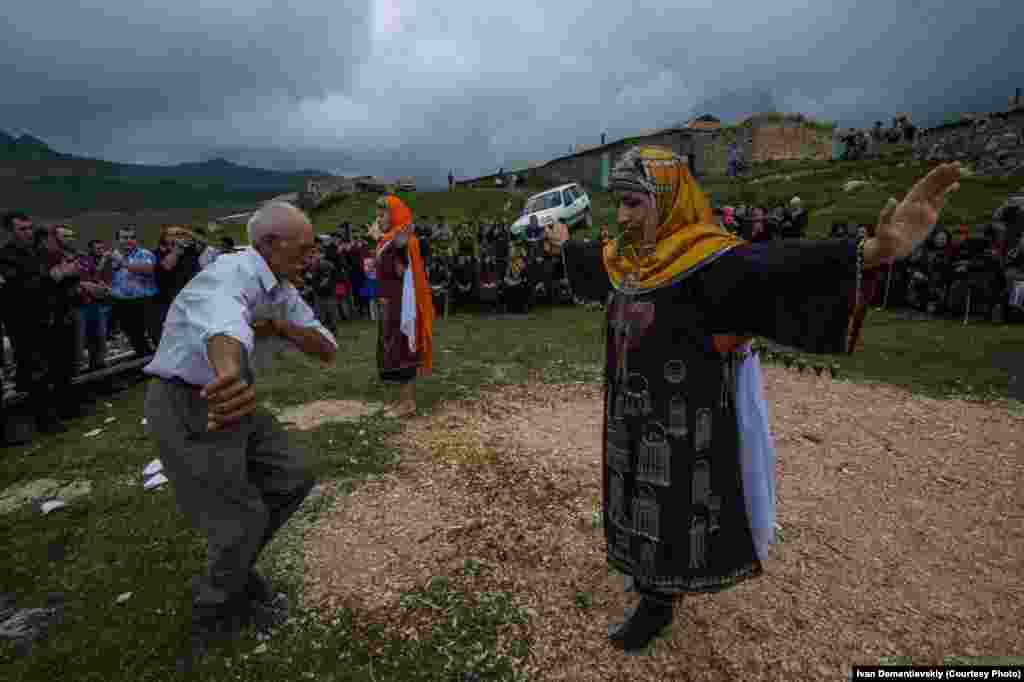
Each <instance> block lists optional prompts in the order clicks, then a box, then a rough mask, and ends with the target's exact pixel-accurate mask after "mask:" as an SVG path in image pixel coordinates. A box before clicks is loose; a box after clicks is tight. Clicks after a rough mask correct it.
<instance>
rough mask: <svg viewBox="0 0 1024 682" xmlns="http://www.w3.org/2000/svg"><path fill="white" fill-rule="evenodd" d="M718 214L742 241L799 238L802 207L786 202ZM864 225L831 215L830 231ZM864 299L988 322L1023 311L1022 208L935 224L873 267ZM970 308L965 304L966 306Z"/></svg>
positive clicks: (850, 232)
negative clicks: (893, 258) (897, 256)
mask: <svg viewBox="0 0 1024 682" xmlns="http://www.w3.org/2000/svg"><path fill="white" fill-rule="evenodd" d="M719 221H720V223H721V225H722V226H723V227H725V228H726V229H728V230H730V231H732V232H734V233H735V234H737V235H739V236H741V237H743V238H744V239H747V240H749V241H753V242H758V241H764V240H768V239H789V238H802V237H803V236H804V232H805V230H806V228H807V223H808V213H807V211H806V210H805V209H804V208H803V207H802V206H801V202H800V200H799V198H798V197H794V198H793V200H792V201H791V202H790V206H789V208H788V209H786V208H785V207H783V206H776V207H775V208H774V209H771V210H767V209H766V208H765V207H763V206H743V205H741V206H738V207H732V206H726V207H724V208H723V209H722V211H721V214H720V216H719ZM867 230H868V226H867V225H857V224H852V223H847V222H836V223H833V225H832V231H831V236H832V237H862V236H864V235H865V234H866V233H867ZM870 284H871V286H870V287H869V289H868V290H869V301H868V303H869V304H870V305H876V306H881V305H886V306H895V307H899V306H906V307H909V308H912V309H916V310H919V311H921V312H924V313H927V314H929V315H950V316H956V317H961V316H967V315H968V314H973V313H975V312H977V311H981V312H984V313H986V314H987V315H989V316H990V317H991V319H992V320H993V321H995V322H1010V321H1015V320H1019V319H1021V318H1024V212H1021V211H1020V209H1019V208H1018V207H1016V206H1010V207H1008V208H1007V209H1006V210H1005V211H1004V212H1003V213H1002V214H1000V216H999V220H997V221H993V222H991V223H989V224H987V225H980V226H975V227H974V229H973V230H972V229H971V228H970V227H968V226H967V225H958V226H956V227H955V229H952V230H951V229H949V228H947V227H946V226H943V225H937V226H936V227H935V229H934V231H933V233H932V235H931V237H930V238H929V239H928V240H927V241H926V242H925V244H923V245H922V246H921V247H919V248H918V249H917V250H916V251H915V252H914V253H913V254H912V255H911V256H910V257H909V258H907V259H906V260H904V261H901V262H899V263H895V264H893V266H892V267H891V268H886V269H884V270H883V271H880V272H878V273H875V274H874V275H873V277H872V282H871V283H870ZM968 308H969V309H968Z"/></svg>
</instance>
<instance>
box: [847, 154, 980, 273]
mask: <svg viewBox="0 0 1024 682" xmlns="http://www.w3.org/2000/svg"><path fill="white" fill-rule="evenodd" d="M959 180H960V164H959V163H958V162H953V163H944V164H942V165H941V166H937V167H935V168H933V169H932V171H931V172H930V173H928V175H926V176H924V177H923V178H921V179H920V180H918V181H917V184H915V185H914V186H913V187H912V188H911V189H910V192H908V193H907V196H905V197H904V198H903V201H896V199H889V202H888V203H887V204H886V206H885V208H883V209H882V213H881V215H880V216H879V219H878V229H877V230H876V231H875V237H874V241H875V243H874V245H873V248H872V249H871V250H872V251H873V252H874V253H873V254H872V257H870V258H869V257H868V250H869V249H868V248H867V244H865V260H869V261H877V262H873V263H870V264H871V265H880V264H881V263H891V262H893V261H895V260H900V259H902V258H906V257H907V256H909V255H910V254H911V253H912V252H913V251H914V249H915V248H916V247H917V245H918V244H920V243H921V242H923V241H924V240H925V239H927V238H928V235H929V234H931V231H932V228H933V227H935V224H936V223H937V222H938V221H939V214H940V213H941V212H942V209H943V207H944V206H945V205H946V200H947V199H948V198H949V195H950V194H951V193H952V192H955V191H956V190H957V189H959V188H960V183H959V182H958V181H959ZM865 265H869V263H865Z"/></svg>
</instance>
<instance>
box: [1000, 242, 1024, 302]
mask: <svg viewBox="0 0 1024 682" xmlns="http://www.w3.org/2000/svg"><path fill="white" fill-rule="evenodd" d="M1003 275H1004V277H1005V278H1006V287H1007V293H1008V297H1007V306H1008V308H1007V313H1008V317H1013V318H1018V319H1019V318H1021V317H1024V234H1021V235H1020V238H1019V239H1018V241H1017V245H1016V246H1015V247H1014V248H1012V249H1010V251H1009V252H1008V253H1007V254H1006V261H1005V267H1004V270H1003Z"/></svg>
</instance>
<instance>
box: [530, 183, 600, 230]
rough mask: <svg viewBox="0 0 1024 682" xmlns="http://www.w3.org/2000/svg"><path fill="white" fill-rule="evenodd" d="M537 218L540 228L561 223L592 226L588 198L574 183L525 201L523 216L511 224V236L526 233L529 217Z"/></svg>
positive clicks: (570, 225) (535, 195)
mask: <svg viewBox="0 0 1024 682" xmlns="http://www.w3.org/2000/svg"><path fill="white" fill-rule="evenodd" d="M531 216H537V221H538V222H539V223H540V224H541V226H547V225H552V224H554V223H555V222H557V221H561V222H563V223H565V224H566V225H568V226H569V227H574V226H576V225H580V224H585V225H586V226H587V227H591V226H592V225H593V224H594V219H593V216H592V215H591V209H590V197H589V196H588V195H587V193H586V192H585V191H583V188H582V187H580V186H579V185H577V184H576V183H572V184H568V185H562V186H560V187H554V188H552V189H549V190H545V191H543V192H541V193H540V194H534V195H533V196H532V197H530V198H529V199H527V200H526V206H525V207H524V208H523V214H522V215H521V216H520V217H519V219H518V220H516V221H515V222H514V223H512V228H511V231H512V234H513V235H515V236H519V235H521V234H523V233H524V232H526V227H527V226H528V225H529V224H530V217H531Z"/></svg>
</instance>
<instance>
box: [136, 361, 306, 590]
mask: <svg viewBox="0 0 1024 682" xmlns="http://www.w3.org/2000/svg"><path fill="white" fill-rule="evenodd" d="M145 415H146V420H147V424H148V426H149V430H150V432H151V434H152V435H153V437H154V438H155V440H156V444H157V451H158V453H159V456H160V460H161V462H162V463H163V466H164V475H166V476H167V478H168V480H169V481H170V482H171V484H172V486H173V488H174V492H175V498H176V500H177V503H178V508H179V509H181V511H182V513H183V514H185V516H187V517H188V518H189V520H190V521H191V522H192V523H193V524H194V525H195V526H196V527H197V528H199V529H200V530H202V531H204V532H205V533H206V536H207V542H208V545H207V546H208V561H209V563H208V570H207V572H206V575H204V576H202V577H201V578H200V579H199V582H198V584H197V588H196V592H195V603H196V605H204V606H205V605H209V606H214V605H218V604H223V603H226V602H228V601H231V600H234V599H240V598H242V595H243V594H244V591H245V587H246V583H247V582H248V575H249V570H250V569H251V568H252V566H253V564H255V563H256V559H257V557H258V556H259V554H260V552H261V551H262V550H263V548H264V546H266V544H267V543H268V542H269V541H270V539H271V538H272V537H273V536H274V533H276V532H277V530H278V529H279V528H280V527H281V526H282V525H284V523H285V522H286V521H287V520H288V518H289V517H290V516H291V515H292V514H294V513H295V511H296V510H297V509H298V508H299V506H300V505H301V504H302V501H303V500H304V499H305V498H306V495H308V494H309V491H310V490H311V489H312V487H313V484H314V480H313V477H312V475H311V473H310V472H309V470H308V469H307V468H306V467H305V466H304V464H303V462H302V457H301V456H300V455H299V453H298V452H296V451H295V450H294V449H293V448H292V447H291V444H290V443H289V438H288V435H287V434H286V433H285V431H284V430H283V429H282V428H281V425H280V423H279V422H278V421H277V419H276V418H275V417H274V416H273V415H272V414H270V413H269V412H267V411H266V410H263V409H259V410H257V411H256V412H254V413H253V414H251V415H249V416H247V417H245V418H244V419H242V420H241V421H239V422H238V423H237V424H236V425H234V426H231V427H228V428H226V429H224V430H221V431H207V430H206V418H207V403H206V401H205V400H204V399H202V398H200V397H199V390H198V389H196V388H192V387H189V386H186V385H183V384H177V383H173V382H170V381H165V380H163V379H153V380H151V381H150V384H149V388H148V390H147V392H146V404H145Z"/></svg>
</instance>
